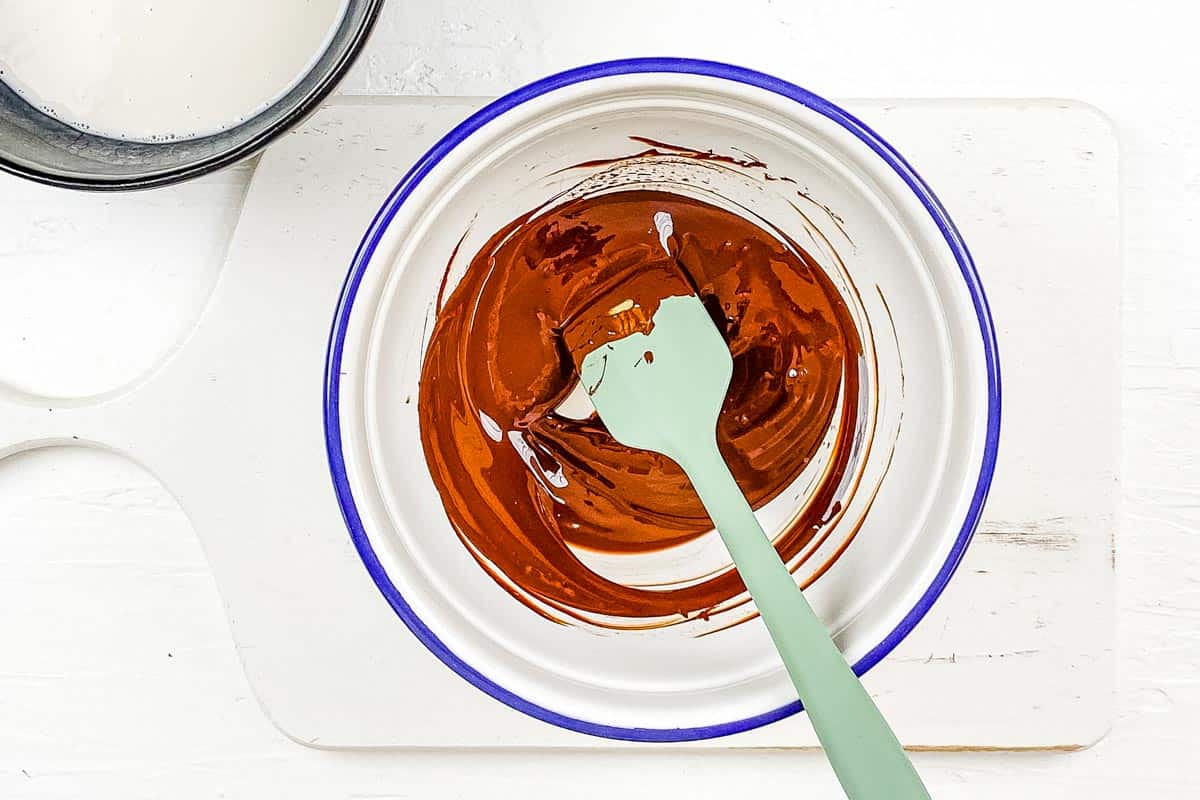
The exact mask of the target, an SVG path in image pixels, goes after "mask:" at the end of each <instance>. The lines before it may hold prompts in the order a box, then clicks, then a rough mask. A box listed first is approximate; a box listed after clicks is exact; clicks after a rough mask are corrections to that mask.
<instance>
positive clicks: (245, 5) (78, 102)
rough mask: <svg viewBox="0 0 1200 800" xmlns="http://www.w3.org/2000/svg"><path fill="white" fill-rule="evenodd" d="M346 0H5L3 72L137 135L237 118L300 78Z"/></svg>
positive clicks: (119, 131)
mask: <svg viewBox="0 0 1200 800" xmlns="http://www.w3.org/2000/svg"><path fill="white" fill-rule="evenodd" d="M346 4H347V0H0V73H2V74H0V80H2V81H4V82H5V83H7V84H8V85H9V86H10V87H12V88H13V89H14V90H16V91H17V92H18V93H19V94H21V95H22V96H23V97H25V99H26V100H28V101H29V102H30V103H32V104H33V105H35V106H36V107H38V108H39V109H41V110H43V111H45V112H46V113H48V114H51V115H52V116H54V117H56V118H58V119H60V120H62V121H63V122H65V123H66V124H68V125H71V126H72V127H75V128H78V129H80V130H87V131H91V132H94V133H99V134H102V135H105V136H111V137H115V138H119V139H127V140H133V141H163V140H173V139H190V138H195V137H198V136H205V135H208V134H213V133H217V132H219V131H222V130H225V129H227V128H231V127H233V126H235V125H237V124H238V123H240V122H242V121H244V120H245V119H247V118H249V117H251V116H253V115H254V114H256V113H258V112H259V111H261V110H263V109H264V108H266V107H267V106H269V105H271V104H272V103H274V102H275V101H276V100H278V99H279V98H280V97H282V96H283V95H284V94H286V93H287V92H288V91H289V90H290V89H291V88H292V87H294V86H295V85H296V84H297V83H298V82H299V81H300V79H301V78H302V77H303V76H304V74H305V73H306V72H307V71H308V69H309V68H310V67H311V65H312V64H313V63H314V62H315V61H316V60H317V58H318V57H319V56H320V55H321V53H322V52H323V51H324V50H325V48H326V46H327V45H328V43H329V41H330V39H331V38H332V36H333V33H334V31H335V30H336V29H337V26H338V24H339V23H340V22H341V20H342V18H343V17H344V16H345V12H346Z"/></svg>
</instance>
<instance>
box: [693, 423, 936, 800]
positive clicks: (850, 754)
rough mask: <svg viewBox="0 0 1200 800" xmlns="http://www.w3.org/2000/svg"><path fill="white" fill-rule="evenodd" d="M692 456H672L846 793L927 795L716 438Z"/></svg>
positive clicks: (854, 798)
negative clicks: (763, 524) (753, 606)
mask: <svg viewBox="0 0 1200 800" xmlns="http://www.w3.org/2000/svg"><path fill="white" fill-rule="evenodd" d="M705 450H707V448H705ZM693 455H694V456H695V457H694V458H685V459H679V458H677V459H676V460H678V461H679V463H680V466H682V467H683V469H684V471H685V472H686V473H687V475H688V477H689V478H690V479H691V481H692V485H693V486H694V487H695V489H696V493H697V494H699V496H700V500H701V502H703V504H704V507H705V508H706V509H707V510H708V514H709V516H710V517H712V519H713V522H714V523H715V524H716V527H717V530H718V531H719V532H720V534H721V539H722V540H723V541H724V542H725V546H726V548H728V550H729V553H730V555H731V556H733V561H734V563H735V564H736V565H737V569H738V572H739V573H740V574H741V576H742V580H743V581H745V583H746V587H747V589H749V591H750V596H751V597H752V598H754V602H755V604H756V605H757V606H758V611H759V613H760V614H761V615H762V618H763V622H764V623H766V626H767V630H768V631H769V632H770V634H771V638H772V639H773V640H774V641H775V646H776V648H777V649H778V650H779V654H780V656H782V658H783V663H784V666H785V667H787V671H788V675H790V676H791V679H792V683H794V684H795V686H796V691H797V693H798V694H799V695H800V700H801V702H802V703H803V704H804V707H805V709H807V711H808V716H809V719H811V720H812V724H813V727H814V728H815V729H816V732H817V737H818V738H819V739H820V740H821V745H822V746H823V747H824V748H825V752H826V755H827V756H828V758H829V762H830V764H832V765H833V769H834V772H836V773H837V777H838V780H839V781H841V784H842V788H843V789H844V790H845V792H846V796H847V797H849V798H850V800H885V799H886V800H910V799H911V800H916V799H917V798H926V799H927V798H929V792H928V791H926V789H925V786H924V784H923V783H921V778H920V776H918V775H917V771H916V770H915V769H914V768H913V765H912V762H910V761H909V759H908V756H907V755H906V754H905V752H904V749H903V748H902V747H901V746H900V742H899V741H898V740H897V739H896V735H895V734H894V733H892V729H891V728H890V727H889V726H888V724H887V721H886V720H884V718H883V715H882V714H880V713H879V709H878V708H877V707H876V706H875V703H874V701H872V700H871V696H870V695H869V694H867V690H866V689H865V688H864V687H863V685H862V683H860V682H859V680H858V678H857V677H856V676H855V675H854V673H853V672H852V671H851V670H850V667H849V666H848V665H847V664H846V660H845V659H844V658H843V657H842V654H841V652H840V651H839V650H838V649H837V646H836V645H835V644H834V643H833V640H832V639H831V638H830V636H829V632H828V631H827V630H826V629H825V625H824V624H823V623H822V622H821V620H820V619H819V618H818V617H817V615H816V614H815V613H814V612H813V610H812V606H810V605H809V604H808V600H806V599H805V597H804V594H803V593H802V592H801V591H800V589H799V587H797V586H796V581H795V579H794V578H793V577H792V575H791V574H790V573H789V572H788V571H787V568H786V567H785V566H784V564H783V562H782V561H781V560H780V558H779V554H778V553H776V552H775V548H774V547H773V546H772V544H771V542H770V540H769V539H768V538H767V536H766V534H765V533H764V532H763V529H762V527H761V526H760V525H759V524H758V520H757V519H755V517H754V511H753V509H751V508H750V504H749V503H747V502H746V498H745V496H744V495H743V494H742V491H741V489H740V488H739V487H738V485H737V482H736V481H735V480H734V478H733V475H732V474H731V473H730V471H729V468H728V467H727V466H726V465H725V461H724V459H723V458H722V457H721V455H720V452H719V451H718V450H717V447H716V443H715V442H714V443H713V445H712V448H711V452H704V451H698V452H695V453H694V454H693ZM685 462H686V463H685Z"/></svg>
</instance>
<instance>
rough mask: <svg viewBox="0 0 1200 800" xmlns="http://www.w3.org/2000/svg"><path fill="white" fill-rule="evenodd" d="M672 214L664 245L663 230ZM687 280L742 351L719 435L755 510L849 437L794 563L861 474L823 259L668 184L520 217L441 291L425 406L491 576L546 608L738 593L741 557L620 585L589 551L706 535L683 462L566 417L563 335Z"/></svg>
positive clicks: (643, 607)
mask: <svg viewBox="0 0 1200 800" xmlns="http://www.w3.org/2000/svg"><path fill="white" fill-rule="evenodd" d="M645 141H646V143H648V144H651V145H652V146H653V147H656V148H661V147H669V146H667V145H662V144H661V143H658V142H650V141H649V140H645ZM672 150H673V152H676V153H678V152H681V149H680V148H672ZM683 152H686V153H687V154H689V155H692V156H693V157H696V158H702V159H703V158H706V155H712V154H701V153H695V151H683ZM713 158H714V159H716V158H720V159H722V160H726V159H728V157H724V156H721V157H717V156H713ZM728 160H733V159H728ZM735 161H736V160H735ZM736 163H738V164H741V162H736ZM747 163H748V164H751V165H756V166H757V165H760V162H753V161H751V162H747ZM664 212H665V213H667V214H670V215H671V219H672V221H673V231H674V232H673V234H672V235H671V237H670V242H671V247H670V253H668V252H666V251H665V250H664V246H663V244H662V243H661V242H660V239H659V234H658V231H656V230H655V225H654V224H653V222H652V220H653V219H654V217H655V214H658V213H664ZM680 275H682V276H684V280H685V285H686V286H687V290H688V291H689V292H690V291H695V293H696V294H698V295H699V296H700V298H701V299H702V300H703V301H704V303H705V305H706V306H707V307H708V309H709V312H710V314H711V315H712V317H713V321H714V322H715V323H716V324H717V327H718V329H719V330H720V331H721V332H722V334H723V335H724V337H725V339H726V341H727V342H728V344H729V348H730V351H731V353H732V355H733V359H734V372H733V381H732V384H731V386H730V389H729V392H728V394H727V396H726V400H725V404H724V406H723V408H722V411H721V415H720V418H719V421H718V424H717V439H718V444H719V446H720V449H721V453H722V455H723V456H724V457H725V460H726V462H727V463H728V464H729V466H730V468H731V469H732V471H733V473H734V475H735V477H736V478H737V480H738V484H739V485H740V486H741V488H742V490H743V492H744V493H745V494H746V496H747V498H748V499H749V500H750V502H751V504H752V505H753V506H754V507H756V508H758V507H761V506H762V505H763V504H765V503H767V502H769V501H770V500H771V499H773V498H774V497H776V496H777V495H779V494H780V493H781V492H782V491H783V490H784V489H785V488H787V487H788V486H789V485H790V484H791V483H792V482H793V481H794V480H795V479H796V478H797V477H798V476H799V475H800V473H801V472H802V471H803V470H804V468H805V466H806V465H807V464H809V462H810V461H811V460H812V459H813V458H814V457H816V455H817V452H818V449H819V448H820V446H821V443H822V441H823V440H824V439H825V437H826V435H827V433H828V432H829V431H830V429H831V428H836V429H837V431H838V433H837V436H836V437H835V439H834V441H833V448H832V452H831V453H830V455H829V464H828V467H827V468H826V469H825V470H824V474H823V475H822V477H821V480H820V482H819V485H818V486H816V488H815V489H813V490H812V491H811V492H810V493H809V494H808V497H807V498H806V502H805V504H804V508H803V509H802V510H801V511H800V512H799V513H798V514H797V516H796V518H795V519H794V520H793V521H792V523H791V525H790V526H789V527H788V529H787V530H785V531H783V532H780V533H778V534H777V535H776V537H775V543H776V547H777V549H778V551H779V553H780V555H781V556H782V557H783V558H784V560H785V561H788V560H790V559H792V558H793V557H795V556H797V555H798V554H799V553H800V552H801V551H802V550H803V549H804V547H805V545H806V544H808V543H809V542H810V541H811V540H812V539H813V537H814V536H815V535H816V534H817V532H818V531H820V530H821V528H822V526H823V525H824V524H825V523H826V522H827V520H828V519H832V518H834V517H836V516H838V515H839V514H840V513H841V511H840V509H839V508H838V507H837V506H836V505H835V503H834V501H835V498H836V496H837V493H838V487H839V484H840V483H841V482H842V478H843V476H844V475H845V474H846V473H847V471H848V470H849V469H850V466H851V464H850V462H851V455H852V453H851V451H852V449H853V448H852V445H853V441H854V436H855V428H856V421H857V420H858V418H859V411H860V408H859V402H860V400H859V394H860V393H859V383H858V382H859V360H860V359H861V358H862V342H861V339H860V336H859V333H858V331H857V330H856V328H855V325H854V322H853V319H852V317H851V314H850V312H849V309H848V308H847V306H846V304H845V302H844V301H843V299H842V297H841V296H840V295H839V293H838V291H837V289H836V287H835V286H834V285H833V283H832V282H831V280H830V279H829V277H828V276H827V275H826V274H825V273H824V272H823V271H822V269H821V267H820V266H819V265H818V263H817V262H816V261H815V260H814V259H813V258H812V257H810V256H809V255H808V254H807V253H806V252H805V251H804V250H802V249H801V248H800V247H799V246H798V245H797V244H796V243H795V242H792V241H782V240H781V239H780V238H779V237H778V236H773V235H772V234H770V233H768V232H767V231H766V230H764V229H762V228H761V227H759V226H757V225H755V224H754V223H752V222H750V221H748V220H746V219H743V218H742V217H740V216H738V215H736V214H734V213H732V212H730V211H726V210H724V209H720V208H718V207H716V206H713V205H710V204H707V203H704V202H702V201H699V200H695V199H691V198H686V197H683V196H680V195H674V194H669V193H665V192H655V191H621V192H615V193H611V194H604V195H599V196H594V197H584V198H581V199H576V200H573V201H569V202H567V203H565V204H563V205H561V206H559V207H557V208H554V209H553V210H550V211H547V212H545V213H542V214H540V215H538V216H535V217H532V218H530V217H529V216H526V217H522V218H519V219H517V220H514V221H513V222H512V223H510V224H509V225H507V226H505V227H504V228H503V229H502V230H500V231H498V232H497V233H496V234H495V235H493V236H492V237H491V239H490V240H489V241H488V242H487V243H486V244H485V245H484V246H483V247H482V248H481V249H480V251H479V252H478V253H477V254H476V255H475V257H474V258H473V259H472V261H471V263H470V265H469V266H468V268H467V270H466V272H465V274H464V276H463V278H462V279H461V281H460V282H459V284H458V286H457V287H456V288H455V289H454V291H453V292H452V293H451V294H450V296H449V297H448V298H446V299H445V305H444V307H443V308H442V309H441V312H440V314H439V315H438V318H437V322H436V325H435V327H434V330H433V334H432V337H431V340H430V343H429V347H428V350H427V351H426V357H425V362H424V365H423V369H422V374H421V382H420V395H419V398H418V411H419V415H420V428H421V440H422V445H423V448H424V452H425V458H426V461H427V463H428V465H429V469H430V473H431V475H432V477H433V480H434V483H435V485H436V486H437V489H438V491H439V492H440V494H441V497H442V500H443V503H444V505H445V508H446V513H447V515H448V517H449V519H450V521H451V523H452V525H453V527H454V529H455V530H456V531H457V533H458V535H459V537H460V538H461V539H462V540H463V542H464V543H465V544H466V546H467V547H468V550H469V551H470V552H471V553H472V555H473V556H474V557H475V558H476V560H478V561H479V563H480V564H481V565H482V566H483V568H484V569H485V570H486V571H487V572H488V574H490V575H491V576H492V577H493V578H494V579H495V580H496V581H497V582H498V583H500V584H501V585H502V586H503V587H504V588H505V590H506V591H508V592H509V593H510V594H511V595H512V596H513V597H516V598H518V599H519V600H521V601H522V602H524V603H526V604H527V605H529V606H530V607H531V608H534V609H535V610H536V611H538V613H540V614H542V615H543V616H546V617H547V618H551V619H552V618H553V617H552V616H551V615H549V614H547V613H546V610H545V608H546V607H548V608H552V609H556V610H558V611H559V612H561V613H563V614H565V615H567V616H569V617H572V618H577V619H588V620H589V621H591V622H596V620H595V619H594V618H593V617H592V615H601V616H604V617H606V618H607V619H609V620H611V622H608V623H605V624H609V625H610V626H611V627H614V628H623V627H637V626H638V625H639V622H638V621H639V620H640V621H642V623H641V624H642V626H645V625H646V624H647V623H646V622H645V621H647V620H655V619H656V618H657V619H658V620H662V619H667V618H669V619H670V620H672V621H673V622H680V621H683V620H685V619H688V618H692V617H695V616H697V615H704V614H707V613H710V612H711V611H712V609H714V608H717V607H719V606H721V605H722V604H725V603H727V602H728V601H730V600H732V599H734V598H737V597H738V596H739V595H741V594H742V593H743V592H744V588H745V587H744V586H743V584H742V581H741V579H740V578H739V577H738V575H737V573H736V572H735V571H734V570H732V569H727V570H724V571H722V572H719V573H717V574H715V575H712V576H710V577H707V578H705V579H703V580H699V581H698V582H695V583H691V584H682V585H670V586H662V587H646V586H626V585H623V584H621V583H618V582H615V581H613V580H610V579H609V578H606V577H604V576H602V575H600V574H597V573H596V572H594V571H592V570H591V569H590V568H589V567H588V566H587V565H586V564H585V563H584V562H583V561H582V560H581V559H580V558H579V556H578V555H577V554H579V553H584V552H586V551H592V552H598V553H605V554H622V555H637V554H645V553H651V552H654V551H658V550H662V549H665V548H669V547H673V546H676V545H679V544H683V543H685V542H689V541H691V540H694V539H696V538H697V537H699V536H702V535H704V534H706V533H707V532H708V531H710V530H711V529H712V522H711V521H710V520H709V518H708V515H707V514H706V513H705V512H704V509H703V507H702V506H701V505H700V502H699V500H698V499H697V498H696V495H695V493H694V492H693V491H692V489H691V486H690V484H689V483H688V480H687V478H686V477H685V476H684V474H683V472H682V471H681V470H680V469H679V468H678V466H676V465H675V464H674V462H672V461H670V460H669V459H667V458H666V457H664V456H661V455H658V454H656V453H651V452H646V451H640V450H632V449H630V448H627V447H625V446H623V445H620V444H618V443H617V442H616V441H614V440H613V439H612V437H611V436H610V435H609V434H608V432H607V431H606V430H605V428H604V425H603V424H602V423H601V422H600V420H599V418H598V417H597V416H595V415H594V414H593V415H592V416H590V417H589V418H587V419H583V420H575V419H570V418H568V417H565V416H562V415H560V414H558V413H557V412H556V409H557V408H558V407H559V405H560V404H561V403H562V402H563V401H564V399H565V398H566V397H567V396H568V394H570V393H571V392H572V390H573V389H574V388H575V384H576V382H577V377H576V373H575V368H574V365H573V363H572V360H571V355H570V348H569V346H568V344H567V342H566V341H564V335H563V331H564V329H568V330H570V331H574V330H576V329H577V330H580V331H583V333H582V334H579V335H581V336H584V337H586V340H587V341H598V340H603V339H604V337H606V336H607V337H609V338H617V336H618V335H624V334H620V333H619V331H618V329H617V328H616V327H612V326H610V327H603V326H602V327H601V328H595V327H593V328H588V321H587V320H586V319H583V318H581V317H580V316H579V315H580V312H581V311H582V310H584V309H587V308H589V307H592V306H594V305H596V304H597V303H600V304H603V303H607V302H608V301H609V299H611V298H621V297H634V296H636V297H638V298H639V301H638V303H637V304H635V307H633V308H624V307H623V310H621V312H620V313H619V314H617V316H620V317H622V318H623V319H624V320H625V321H622V322H620V323H619V325H620V326H626V325H629V326H634V328H632V329H640V328H638V327H637V326H644V325H648V324H650V323H651V320H652V319H653V312H654V310H655V308H656V307H657V300H658V299H661V298H663V297H666V296H670V295H674V294H679V293H680V291H679V290H678V289H679V286H680V283H679V281H680V278H679V276H680ZM600 307H602V308H608V306H605V305H601V306H600ZM614 308H615V307H614ZM581 319H582V322H581ZM620 330H625V327H621V328H620ZM574 335H576V334H575V333H572V336H574ZM593 349H594V348H593ZM644 358H645V360H646V361H650V360H652V359H653V353H650V352H647V353H645V354H644ZM839 399H840V401H841V405H840V407H839ZM538 604H544V607H539V605H538ZM648 624H671V622H651V623H648Z"/></svg>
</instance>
